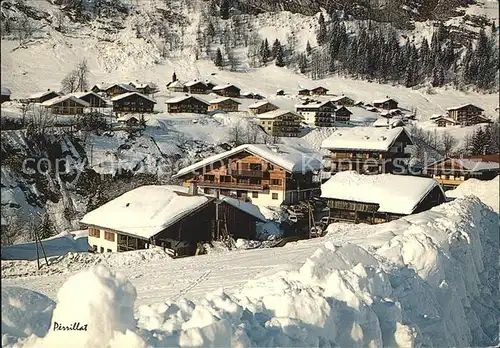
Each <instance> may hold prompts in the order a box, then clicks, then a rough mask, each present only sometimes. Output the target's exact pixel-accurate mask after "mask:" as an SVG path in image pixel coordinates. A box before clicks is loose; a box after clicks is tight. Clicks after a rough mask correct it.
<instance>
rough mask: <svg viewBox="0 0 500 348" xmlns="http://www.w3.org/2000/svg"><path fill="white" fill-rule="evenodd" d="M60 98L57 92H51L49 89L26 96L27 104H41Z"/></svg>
mask: <svg viewBox="0 0 500 348" xmlns="http://www.w3.org/2000/svg"><path fill="white" fill-rule="evenodd" d="M59 96H61V94H60V93H59V92H54V91H51V90H50V89H48V90H46V91H44V92H38V93H34V94H31V95H30V96H28V98H26V99H27V101H28V102H29V103H43V102H44V101H47V100H50V99H53V98H56V97H59Z"/></svg>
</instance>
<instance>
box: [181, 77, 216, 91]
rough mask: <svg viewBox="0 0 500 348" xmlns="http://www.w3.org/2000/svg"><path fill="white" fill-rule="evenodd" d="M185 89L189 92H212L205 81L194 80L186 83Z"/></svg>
mask: <svg viewBox="0 0 500 348" xmlns="http://www.w3.org/2000/svg"><path fill="white" fill-rule="evenodd" d="M184 91H185V92H187V93H189V94H206V93H208V92H210V88H208V86H207V85H206V84H205V83H204V82H201V81H198V80H193V81H188V82H186V83H185V84H184Z"/></svg>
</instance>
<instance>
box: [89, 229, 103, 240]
mask: <svg viewBox="0 0 500 348" xmlns="http://www.w3.org/2000/svg"><path fill="white" fill-rule="evenodd" d="M89 237H95V238H101V231H100V230H99V229H98V228H92V227H89Z"/></svg>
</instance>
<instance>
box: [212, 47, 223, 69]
mask: <svg viewBox="0 0 500 348" xmlns="http://www.w3.org/2000/svg"><path fill="white" fill-rule="evenodd" d="M223 63H224V62H223V59H222V52H221V50H220V48H217V52H216V53H215V59H214V64H215V66H218V67H222V66H223Z"/></svg>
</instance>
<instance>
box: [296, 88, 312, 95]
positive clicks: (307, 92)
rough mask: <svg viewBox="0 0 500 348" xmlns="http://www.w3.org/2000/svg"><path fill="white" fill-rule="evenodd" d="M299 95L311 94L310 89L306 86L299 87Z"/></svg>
mask: <svg viewBox="0 0 500 348" xmlns="http://www.w3.org/2000/svg"><path fill="white" fill-rule="evenodd" d="M298 94H299V95H311V90H310V89H307V88H301V89H299V93H298Z"/></svg>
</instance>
